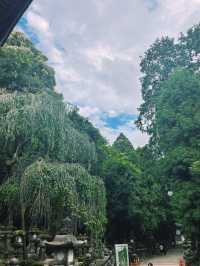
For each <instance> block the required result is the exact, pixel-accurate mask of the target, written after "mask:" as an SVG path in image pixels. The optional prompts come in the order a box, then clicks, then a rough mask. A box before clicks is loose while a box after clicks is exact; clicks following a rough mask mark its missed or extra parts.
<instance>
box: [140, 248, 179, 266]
mask: <svg viewBox="0 0 200 266" xmlns="http://www.w3.org/2000/svg"><path fill="white" fill-rule="evenodd" d="M182 257H183V252H182V250H180V249H174V250H169V251H168V252H167V254H166V255H165V256H164V255H158V256H154V257H151V258H148V259H145V260H144V261H143V262H142V263H141V266H148V263H149V262H151V263H153V266H179V261H180V259H181V258H182Z"/></svg>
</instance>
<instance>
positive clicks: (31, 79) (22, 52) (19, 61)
mask: <svg viewBox="0 0 200 266" xmlns="http://www.w3.org/2000/svg"><path fill="white" fill-rule="evenodd" d="M54 86H55V77H54V70H53V69H52V68H51V67H49V66H48V65H47V58H46V57H45V56H44V55H43V54H42V53H41V52H40V51H38V50H37V49H36V48H35V47H34V46H33V44H32V43H31V42H30V41H29V40H28V39H27V38H26V37H25V36H24V35H23V34H22V33H20V32H15V33H13V34H12V35H11V37H10V38H9V39H8V42H7V44H6V45H5V46H4V47H3V48H1V50H0V87H1V88H6V89H10V90H20V91H27V90H28V91H30V90H31V91H37V90H39V89H42V90H48V89H49V90H53V88H54Z"/></svg>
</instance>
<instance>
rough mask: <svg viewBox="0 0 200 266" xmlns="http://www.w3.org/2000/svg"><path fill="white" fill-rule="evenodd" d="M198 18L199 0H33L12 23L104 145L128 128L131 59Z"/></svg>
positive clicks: (134, 82)
mask: <svg viewBox="0 0 200 266" xmlns="http://www.w3.org/2000/svg"><path fill="white" fill-rule="evenodd" d="M199 21H200V0H34V1H33V4H32V5H31V7H30V9H29V10H28V11H27V13H26V14H25V16H24V17H23V18H22V19H21V21H20V23H19V26H20V27H21V28H22V30H23V31H25V32H26V33H27V34H28V35H29V36H30V38H31V39H32V40H33V41H34V42H35V43H36V45H37V47H38V48H39V49H41V50H42V51H43V52H44V53H45V54H46V55H47V56H48V58H49V63H50V64H51V65H52V66H53V67H54V69H55V71H56V80H57V88H56V89H57V90H58V91H59V92H62V93H63V95H64V97H65V100H66V101H68V102H71V103H74V104H76V105H77V106H78V107H79V108H80V113H81V114H82V115H83V116H85V117H88V118H89V119H90V121H92V122H93V123H94V125H95V126H96V127H98V128H99V129H100V131H101V133H102V134H103V135H104V136H105V137H106V138H107V139H108V140H109V141H110V142H112V141H113V140H114V139H115V138H116V136H117V135H118V134H119V133H120V132H123V133H124V134H126V135H127V137H129V139H130V140H131V141H132V143H133V144H134V146H136V147H137V146H141V145H144V144H145V143H146V142H147V139H148V138H147V136H146V135H144V134H141V133H140V132H139V131H138V130H137V129H136V128H135V125H134V120H135V119H136V117H137V114H138V112H137V108H138V107H139V105H140V103H141V101H142V99H141V95H140V91H141V88H140V83H139V77H140V69H139V62H140V56H142V55H143V54H144V52H145V50H146V49H147V48H148V47H149V46H150V45H151V44H152V42H153V41H154V40H155V39H156V38H157V37H160V36H162V35H168V36H172V37H175V38H177V37H178V36H179V32H181V31H183V32H185V31H186V30H187V29H188V28H189V27H190V26H192V25H193V24H195V23H198V22H199Z"/></svg>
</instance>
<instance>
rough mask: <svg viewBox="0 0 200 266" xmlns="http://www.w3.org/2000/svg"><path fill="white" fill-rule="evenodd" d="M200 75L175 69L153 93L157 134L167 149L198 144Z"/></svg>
mask: <svg viewBox="0 0 200 266" xmlns="http://www.w3.org/2000/svg"><path fill="white" fill-rule="evenodd" d="M197 99H200V78H199V75H197V74H192V73H191V72H190V71H187V70H178V71H176V72H174V73H173V74H172V75H171V76H170V78H169V79H168V80H167V81H166V82H164V83H162V85H161V87H160V91H159V92H158V93H157V96H156V115H155V121H156V133H157V134H158V135H159V140H158V142H159V147H160V148H161V150H162V151H164V152H166V151H169V150H171V149H174V146H175V145H176V146H177V145H180V146H181V145H182V146H188V147H198V146H199V145H200V134H199V132H200V131H199V129H200V102H199V101H198V100H197Z"/></svg>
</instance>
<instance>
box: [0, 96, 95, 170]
mask: <svg viewBox="0 0 200 266" xmlns="http://www.w3.org/2000/svg"><path fill="white" fill-rule="evenodd" d="M0 103H1V104H0V113H1V114H2V115H1V117H0V125H1V126H0V128H1V129H0V147H1V151H0V154H1V158H2V160H4V164H5V165H7V167H10V166H12V167H13V166H16V167H15V168H16V171H19V170H20V169H19V168H20V167H22V170H23V167H25V166H26V164H29V163H30V160H34V158H37V157H38V156H43V157H45V156H47V157H49V158H50V159H54V160H58V161H63V162H73V163H75V162H80V163H82V164H83V165H85V166H86V167H90V164H91V163H92V162H93V161H95V157H96V156H95V147H94V144H93V143H91V142H90V141H89V139H88V137H87V135H83V134H81V133H80V132H78V131H77V130H76V129H75V128H73V126H72V122H71V121H70V119H69V117H68V111H67V110H66V107H65V105H64V104H63V102H62V97H60V96H59V95H56V94H55V93H53V94H49V93H46V92H39V93H36V94H33V93H21V92H15V93H8V92H2V94H1V95H0ZM31 157H32V158H31ZM21 159H22V160H21ZM22 161H23V162H22ZM16 163H17V165H16Z"/></svg>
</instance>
